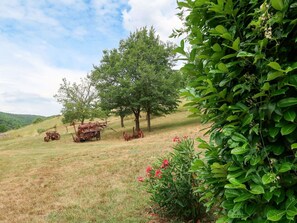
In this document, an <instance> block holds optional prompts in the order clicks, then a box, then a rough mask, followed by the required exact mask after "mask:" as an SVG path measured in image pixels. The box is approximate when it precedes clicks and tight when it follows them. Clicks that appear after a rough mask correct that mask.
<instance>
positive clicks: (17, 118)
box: [0, 112, 45, 132]
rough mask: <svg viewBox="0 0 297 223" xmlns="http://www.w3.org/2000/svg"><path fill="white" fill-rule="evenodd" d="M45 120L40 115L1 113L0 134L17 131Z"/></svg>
mask: <svg viewBox="0 0 297 223" xmlns="http://www.w3.org/2000/svg"><path fill="white" fill-rule="evenodd" d="M44 118H45V117H43V116H39V115H20V114H10V113H4V112H0V132H6V131H9V130H11V129H17V128H20V127H23V126H25V125H29V124H32V123H33V122H38V121H41V120H43V119H44Z"/></svg>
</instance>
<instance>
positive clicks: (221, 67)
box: [218, 63, 228, 73]
mask: <svg viewBox="0 0 297 223" xmlns="http://www.w3.org/2000/svg"><path fill="white" fill-rule="evenodd" d="M218 69H219V70H220V71H222V72H224V73H227V72H228V68H227V66H226V65H225V64H223V63H219V64H218Z"/></svg>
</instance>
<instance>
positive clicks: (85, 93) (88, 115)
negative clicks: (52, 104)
mask: <svg viewBox="0 0 297 223" xmlns="http://www.w3.org/2000/svg"><path fill="white" fill-rule="evenodd" d="M62 81H63V83H62V84H60V88H59V90H58V93H57V94H55V95H54V97H55V98H56V99H57V101H58V102H59V103H61V104H62V106H63V108H62V114H63V119H62V121H63V123H70V122H73V121H76V120H78V121H80V122H81V123H84V121H85V119H92V118H94V117H104V116H105V115H106V114H105V113H104V112H102V111H101V109H100V108H99V106H98V95H97V92H96V91H95V89H94V87H93V85H92V83H91V81H90V80H89V78H84V79H81V83H78V84H77V83H75V82H74V83H72V84H71V83H70V82H68V81H67V80H66V79H65V78H63V80H62Z"/></svg>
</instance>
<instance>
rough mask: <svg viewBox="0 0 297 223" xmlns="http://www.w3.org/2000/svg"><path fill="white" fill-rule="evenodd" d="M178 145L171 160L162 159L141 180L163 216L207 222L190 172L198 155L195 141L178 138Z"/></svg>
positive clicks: (170, 157) (169, 158) (150, 167)
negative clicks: (194, 146)
mask: <svg viewBox="0 0 297 223" xmlns="http://www.w3.org/2000/svg"><path fill="white" fill-rule="evenodd" d="M174 141H175V142H177V144H176V145H175V146H174V147H173V150H174V151H173V153H170V154H169V157H168V159H159V160H158V161H157V162H156V163H154V165H153V166H148V167H147V169H146V173H147V176H146V177H145V178H142V177H139V178H138V180H139V181H143V182H144V183H145V186H146V188H147V191H148V193H150V194H151V197H150V198H151V200H152V201H153V202H154V203H156V204H158V207H159V209H158V211H159V213H161V214H163V215H165V216H167V217H176V218H178V219H179V220H187V221H188V220H195V222H196V221H197V219H202V218H205V217H206V215H205V208H204V207H203V205H202V204H200V202H199V197H197V196H196V195H194V193H193V186H195V180H194V178H193V176H192V174H191V173H190V172H189V169H190V167H191V162H192V161H193V160H194V159H195V158H196V156H197V154H196V153H195V151H194V148H193V140H192V139H182V140H180V139H179V138H178V137H176V138H174Z"/></svg>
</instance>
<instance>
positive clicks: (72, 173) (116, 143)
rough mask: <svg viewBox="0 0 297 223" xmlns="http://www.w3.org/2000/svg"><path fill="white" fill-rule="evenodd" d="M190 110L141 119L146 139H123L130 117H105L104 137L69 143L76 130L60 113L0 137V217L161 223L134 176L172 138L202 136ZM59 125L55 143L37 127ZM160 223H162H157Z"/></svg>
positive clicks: (165, 148) (46, 222) (164, 151)
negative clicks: (148, 122) (149, 126)
mask: <svg viewBox="0 0 297 223" xmlns="http://www.w3.org/2000/svg"><path fill="white" fill-rule="evenodd" d="M189 115H190V113H189V112H187V111H185V110H179V111H178V112H176V113H173V114H171V115H167V116H163V117H154V118H153V119H152V131H151V132H148V131H147V128H146V120H145V118H144V117H145V116H143V118H142V119H141V128H142V130H143V131H144V135H145V136H144V138H142V139H135V140H131V141H128V142H126V141H124V139H123V136H122V134H123V131H125V132H128V133H131V132H132V126H133V124H134V119H133V117H127V118H126V119H125V126H126V127H125V128H121V127H120V119H119V118H118V117H110V118H109V119H108V126H107V128H106V129H104V131H103V132H102V135H101V136H102V139H101V140H99V141H91V142H85V143H74V142H73V140H72V137H71V133H73V132H74V130H73V127H72V126H71V127H69V126H67V128H66V126H65V125H63V124H62V122H61V117H54V118H51V119H47V120H45V121H43V122H40V123H36V124H31V125H28V126H25V127H23V128H20V129H17V130H12V131H9V132H7V133H6V136H5V137H2V138H0V191H2V193H0V200H1V204H2V206H1V205H0V222H10V223H18V222H40V223H54V222H110V223H113V222H127V223H128V222H135V223H145V222H159V221H156V220H155V219H154V218H155V217H154V216H152V215H151V213H152V206H151V203H150V202H149V197H148V195H147V194H146V193H145V191H144V188H143V187H142V185H141V184H140V183H139V182H137V177H138V176H144V175H145V169H146V167H147V166H148V165H151V164H152V163H153V162H154V161H155V160H156V159H157V158H159V157H162V156H164V155H166V154H168V153H170V152H172V149H171V148H172V145H173V144H174V142H173V141H172V139H173V138H174V137H175V136H179V137H183V136H189V137H191V138H193V139H195V138H196V137H204V136H203V133H202V132H201V131H200V130H201V129H204V128H205V127H206V126H205V125H202V124H201V123H200V121H199V118H197V117H196V118H193V117H192V118H188V116H189ZM53 126H57V131H58V132H59V133H60V134H61V139H60V140H58V141H50V142H44V141H43V137H44V133H41V134H38V131H37V130H38V129H48V128H51V127H53ZM162 222H163V223H165V221H162Z"/></svg>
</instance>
